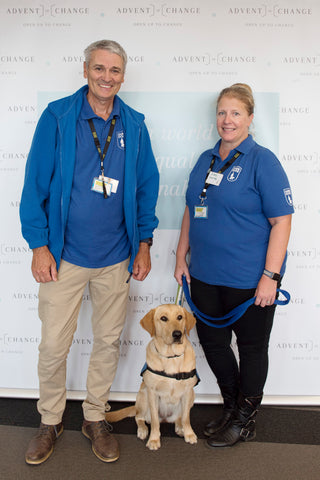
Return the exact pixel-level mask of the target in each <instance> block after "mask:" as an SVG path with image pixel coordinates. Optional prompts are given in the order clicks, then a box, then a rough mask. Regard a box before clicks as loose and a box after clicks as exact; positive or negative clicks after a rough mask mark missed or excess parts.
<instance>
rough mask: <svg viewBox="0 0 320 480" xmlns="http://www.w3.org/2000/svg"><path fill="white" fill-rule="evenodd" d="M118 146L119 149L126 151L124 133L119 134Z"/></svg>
mask: <svg viewBox="0 0 320 480" xmlns="http://www.w3.org/2000/svg"><path fill="white" fill-rule="evenodd" d="M117 145H118V148H121V150H124V132H117Z"/></svg>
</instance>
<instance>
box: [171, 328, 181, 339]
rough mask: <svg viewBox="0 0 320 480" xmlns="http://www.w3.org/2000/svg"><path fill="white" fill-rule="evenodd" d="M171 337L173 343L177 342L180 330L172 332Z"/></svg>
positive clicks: (179, 337)
mask: <svg viewBox="0 0 320 480" xmlns="http://www.w3.org/2000/svg"><path fill="white" fill-rule="evenodd" d="M172 337H173V340H174V341H175V342H178V341H179V340H180V339H181V337H182V332H181V331H180V330H174V331H173V332H172Z"/></svg>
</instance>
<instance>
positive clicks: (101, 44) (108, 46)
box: [84, 40, 127, 71]
mask: <svg viewBox="0 0 320 480" xmlns="http://www.w3.org/2000/svg"><path fill="white" fill-rule="evenodd" d="M95 50H108V52H111V53H115V54H116V55H119V57H121V58H122V61H123V71H125V70H126V66H127V54H126V52H125V50H124V49H123V48H122V47H121V45H120V44H119V43H117V42H115V41H114V40H98V41H97V42H93V43H91V44H90V45H89V46H88V47H87V48H86V49H85V51H84V60H85V62H86V64H87V66H88V65H89V63H90V59H91V54H92V52H94V51H95Z"/></svg>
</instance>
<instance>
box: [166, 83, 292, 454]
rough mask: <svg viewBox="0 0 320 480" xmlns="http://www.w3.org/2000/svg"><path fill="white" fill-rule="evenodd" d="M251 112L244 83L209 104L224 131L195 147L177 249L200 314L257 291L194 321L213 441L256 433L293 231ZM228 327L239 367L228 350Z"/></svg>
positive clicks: (284, 192)
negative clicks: (208, 320)
mask: <svg viewBox="0 0 320 480" xmlns="http://www.w3.org/2000/svg"><path fill="white" fill-rule="evenodd" d="M253 113H254V99H253V95H252V90H251V88H250V87H249V86H248V85H245V84H235V85H232V86H231V87H229V88H225V89H224V90H222V92H221V93H220V95H219V97H218V101H217V111H216V125H217V130H218V133H219V135H220V137H221V138H220V140H219V141H218V143H217V144H216V145H215V147H214V148H213V149H210V150H207V151H205V152H203V153H202V155H201V156H200V158H199V160H198V162H197V163H196V165H195V167H194V168H193V170H192V172H191V174H190V178H189V185H188V190H187V193H186V209H185V213H184V216H183V220H182V226H181V233H180V239H179V243H178V247H177V256H176V269H175V278H176V279H177V281H178V282H179V284H181V283H182V276H183V275H185V276H186V279H187V281H188V283H190V287H191V297H192V300H193V303H194V304H195V305H196V306H197V308H198V309H199V310H200V311H201V312H202V313H204V314H206V315H209V316H212V317H219V316H223V315H225V314H227V313H228V312H229V311H230V310H232V309H233V308H235V307H236V306H237V305H240V304H241V303H243V302H245V301H246V300H248V299H249V298H252V297H253V296H255V297H256V300H255V303H254V305H252V306H251V307H249V308H248V310H247V311H246V313H245V314H244V315H243V316H242V317H241V318H240V319H239V320H238V321H237V322H236V323H234V324H233V325H231V326H229V327H224V328H213V327H209V326H207V325H206V324H204V323H203V322H201V321H199V320H198V322H197V332H198V336H199V339H200V342H201V345H202V347H203V350H204V353H205V355H206V359H207V361H208V364H209V366H210V368H211V369H212V371H213V373H214V375H215V376H216V378H217V381H218V384H219V387H220V390H221V394H222V397H223V400H224V405H223V415H222V417H221V418H220V419H218V420H213V421H211V422H210V423H209V424H208V425H207V426H206V428H205V434H206V435H207V436H208V437H209V439H208V445H209V446H211V447H219V446H230V445H233V444H235V443H236V442H237V441H239V440H250V439H253V438H254V437H255V422H254V417H255V415H256V412H257V408H258V407H259V405H260V403H261V400H262V396H263V388H264V384H265V381H266V377H267V371H268V344H269V337H270V332H271V328H272V323H273V317H274V313H275V305H274V304H273V303H274V300H275V298H276V291H277V287H279V285H280V280H281V278H282V276H283V274H284V270H285V263H286V250H287V245H288V240H289V235H290V229H291V215H292V213H293V204H292V196H291V190H290V185H289V182H288V179H287V176H286V174H285V172H284V170H283V168H282V166H281V164H280V162H279V161H278V159H277V158H276V156H275V155H274V154H273V153H272V152H271V151H270V150H268V149H266V148H264V147H262V146H260V145H258V144H257V143H256V142H255V141H254V140H253V138H252V136H251V135H250V134H249V127H250V124H251V122H252V120H253ZM189 252H190V262H189V266H188V265H187V261H186V256H187V254H188V253H189ZM232 332H234V333H235V335H236V338H237V346H238V351H239V359H240V362H239V365H238V362H237V360H236V357H235V355H234V353H233V350H232V348H231V337H232Z"/></svg>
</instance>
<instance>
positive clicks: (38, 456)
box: [25, 423, 63, 465]
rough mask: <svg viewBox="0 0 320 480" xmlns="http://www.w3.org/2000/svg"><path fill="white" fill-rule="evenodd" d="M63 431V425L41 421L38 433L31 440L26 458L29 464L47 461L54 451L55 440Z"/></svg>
mask: <svg viewBox="0 0 320 480" xmlns="http://www.w3.org/2000/svg"><path fill="white" fill-rule="evenodd" d="M62 432H63V425H62V423H59V424H58V425H45V424H44V423H40V427H39V430H38V433H37V434H36V435H35V436H34V437H33V438H32V439H31V440H30V443H29V445H28V448H27V451H26V455H25V459H26V462H27V463H28V464H29V465H39V464H40V463H43V462H45V461H46V460H47V459H48V458H49V457H50V455H51V453H52V452H53V446H54V443H55V441H56V440H57V438H58V437H60V435H61V434H62Z"/></svg>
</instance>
